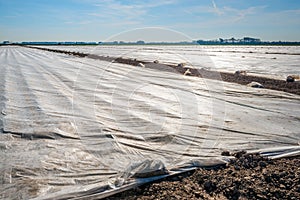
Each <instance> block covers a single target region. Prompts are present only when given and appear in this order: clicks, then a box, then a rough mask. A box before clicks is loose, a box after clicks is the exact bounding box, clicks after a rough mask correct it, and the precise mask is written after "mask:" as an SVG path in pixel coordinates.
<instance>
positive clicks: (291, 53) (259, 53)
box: [47, 45, 300, 79]
mask: <svg viewBox="0 0 300 200" xmlns="http://www.w3.org/2000/svg"><path fill="white" fill-rule="evenodd" d="M47 48H51V49H61V50H69V51H78V52H84V53H91V54H96V55H102V56H112V57H119V56H122V57H124V58H137V59H139V60H145V61H151V62H152V61H154V60H159V61H160V62H162V63H166V64H178V63H181V62H184V63H190V64H191V65H192V66H193V67H195V68H206V69H212V70H219V71H229V72H234V71H236V70H247V71H248V72H250V73H254V74H260V75H264V76H271V77H276V78H283V79H285V78H286V76H287V75H290V74H300V66H299V63H300V47H299V46H244V45H242V46H239V45H236V46H235V45H229V46H226V45H224V46H220V45H219V46H212V45H208V46H205V45H186V46H184V45H181V46H174V45H166V46H164V45H119V46H118V45H98V46H47ZM207 57H209V59H207ZM211 61H212V62H213V63H214V65H213V66H212V65H211V64H212V63H211Z"/></svg>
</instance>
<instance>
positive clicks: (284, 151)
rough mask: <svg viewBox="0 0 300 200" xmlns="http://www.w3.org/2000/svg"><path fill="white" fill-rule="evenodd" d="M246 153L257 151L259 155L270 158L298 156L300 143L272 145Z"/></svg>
mask: <svg viewBox="0 0 300 200" xmlns="http://www.w3.org/2000/svg"><path fill="white" fill-rule="evenodd" d="M248 153H259V154H260V155H261V156H263V157H268V158H270V159H279V158H290V157H295V156H300V145H295V146H285V147H272V148H266V149H260V150H254V151H248Z"/></svg>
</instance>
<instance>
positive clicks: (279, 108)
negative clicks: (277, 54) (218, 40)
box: [0, 47, 300, 199]
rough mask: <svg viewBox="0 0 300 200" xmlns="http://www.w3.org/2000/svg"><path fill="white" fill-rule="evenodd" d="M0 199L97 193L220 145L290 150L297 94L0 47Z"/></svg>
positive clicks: (214, 157) (294, 147)
mask: <svg viewBox="0 0 300 200" xmlns="http://www.w3.org/2000/svg"><path fill="white" fill-rule="evenodd" d="M0 63H1V65H0V68H1V69H0V72H1V73H0V100H1V101H0V109H1V114H0V119H1V120H0V128H1V133H0V161H1V162H0V198H1V199H70V198H75V199H80V198H87V199H93V198H102V197H105V196H107V195H110V194H112V193H114V192H116V191H118V190H124V189H128V188H129V187H132V186H134V185H135V184H140V183H143V182H147V181H149V177H150V179H151V178H152V179H151V180H153V178H155V177H162V176H164V175H165V174H166V173H167V172H169V173H172V172H173V173H174V172H176V171H180V170H182V169H189V168H190V169H191V168H193V167H197V166H213V165H216V164H220V163H223V162H226V160H228V159H229V158H228V157H222V156H220V154H221V151H223V150H230V151H234V150H250V151H255V150H263V149H267V148H269V149H268V150H265V151H264V153H265V154H266V155H269V156H277V157H278V156H284V155H291V154H293V155H295V154H299V153H300V147H299V138H300V132H299V130H300V123H299V122H300V110H299V104H300V96H298V95H293V94H288V93H284V92H278V91H271V90H266V89H255V88H249V87H246V86H242V85H237V84H233V83H225V82H221V81H217V80H209V79H201V78H197V77H187V76H183V75H180V74H176V73H171V72H162V71H158V70H152V69H147V68H138V67H134V66H129V65H124V64H117V63H109V62H104V61H99V60H94V59H89V58H77V57H74V56H69V55H64V54H56V53H51V52H46V51H41V50H36V49H28V48H22V47H0Z"/></svg>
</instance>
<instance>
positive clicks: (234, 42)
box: [0, 37, 300, 45]
mask: <svg viewBox="0 0 300 200" xmlns="http://www.w3.org/2000/svg"><path fill="white" fill-rule="evenodd" d="M12 44H16V45H197V44H198V45H300V42H287V41H261V40H260V39H258V38H252V37H244V38H242V39H235V38H234V37H232V38H229V39H223V38H219V39H216V40H194V41H182V42H145V41H143V40H138V41H136V42H125V41H105V42H20V43H18V42H15V43H14V42H10V41H3V42H2V43H0V45H12Z"/></svg>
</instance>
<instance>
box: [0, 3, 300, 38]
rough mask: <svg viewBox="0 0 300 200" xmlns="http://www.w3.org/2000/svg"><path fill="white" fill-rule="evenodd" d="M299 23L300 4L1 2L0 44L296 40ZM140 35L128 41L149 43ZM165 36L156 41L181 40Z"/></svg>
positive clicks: (299, 27) (298, 36)
mask: <svg viewBox="0 0 300 200" xmlns="http://www.w3.org/2000/svg"><path fill="white" fill-rule="evenodd" d="M299 19H300V1H298V0H264V1H262V0H252V1H248V0H226V1H224V0H201V1H199V0H186V1H183V0H164V1H161V0H153V1H150V0H147V1H138V0H51V1H48V0H27V1H23V0H9V1H8V0H0V42H1V41H3V40H9V41H14V42H20V41H103V40H107V39H108V38H110V37H112V36H113V35H117V34H118V33H120V32H126V31H129V32H130V30H134V29H136V30H141V29H143V28H144V27H156V28H157V29H161V30H163V29H166V30H175V31H178V32H181V33H183V35H186V36H187V38H194V39H217V38H220V37H222V38H230V37H236V38H242V37H244V36H250V37H257V38H260V39H262V40H273V41H278V40H282V41H300V20H299ZM145 30H147V29H145ZM142 32H143V31H142ZM142 32H141V31H133V32H132V33H133V34H131V35H130V37H129V38H133V39H132V40H145V41H149V40H151V39H148V38H147V34H146V32H147V31H144V32H143V34H141V33H142ZM169 32H170V31H161V32H159V33H158V35H157V36H156V37H157V38H159V39H160V41H167V42H169V41H179V40H182V37H170V36H169ZM144 33H145V34H144ZM134 34H136V35H134ZM124 35H128V34H124ZM150 35H151V36H153V34H152V33H151V34H150ZM175 35H176V34H175ZM179 35H180V34H179ZM122 39H123V40H125V41H126V40H128V38H126V36H125V38H122V37H121V38H120V40H122ZM152 40H154V39H152Z"/></svg>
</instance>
